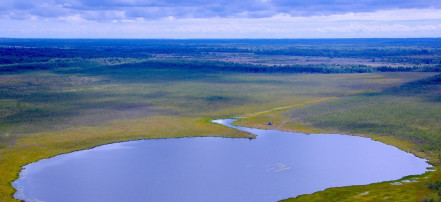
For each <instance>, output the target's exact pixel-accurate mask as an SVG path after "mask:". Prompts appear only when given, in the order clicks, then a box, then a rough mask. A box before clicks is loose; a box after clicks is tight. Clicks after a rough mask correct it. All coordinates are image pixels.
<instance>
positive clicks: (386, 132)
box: [237, 76, 441, 201]
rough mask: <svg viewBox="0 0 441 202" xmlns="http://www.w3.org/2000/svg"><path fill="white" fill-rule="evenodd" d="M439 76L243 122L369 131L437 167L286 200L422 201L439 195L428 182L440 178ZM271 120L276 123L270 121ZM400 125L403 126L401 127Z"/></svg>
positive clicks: (300, 128)
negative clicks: (417, 174)
mask: <svg viewBox="0 0 441 202" xmlns="http://www.w3.org/2000/svg"><path fill="white" fill-rule="evenodd" d="M439 78H440V76H435V77H431V78H427V79H423V80H420V81H418V82H410V83H407V84H404V85H402V86H399V87H394V88H390V89H386V90H382V91H378V92H376V93H362V94H359V95H354V96H349V97H346V98H345V99H339V100H332V101H329V102H325V103H319V104H316V105H310V106H307V107H304V108H302V109H299V108H297V109H296V108H295V107H294V108H291V109H287V108H281V110H277V109H275V110H267V111H263V112H261V113H255V114H254V115H255V116H253V115H251V116H248V117H247V116H245V118H244V119H242V120H240V121H239V122H237V123H238V124H240V125H245V126H252V127H261V128H272V129H274V128H277V129H281V130H288V131H295V132H305V133H342V134H351V135H357V136H364V137H370V138H372V139H373V140H377V141H381V142H384V143H386V144H390V145H394V146H396V147H398V148H400V149H401V150H404V151H407V152H411V153H413V154H415V155H416V156H419V157H422V158H426V159H428V160H429V161H430V163H431V164H432V165H433V166H434V168H435V171H432V172H428V173H426V174H424V175H422V176H408V177H405V178H403V179H399V180H397V181H393V182H382V183H375V184H370V185H365V186H349V187H338V188H329V189H327V190H325V191H320V192H317V193H314V194H307V195H301V196H299V197H297V198H292V199H288V200H287V201H297V200H298V201H354V200H356V201H359V200H364V201H423V200H440V196H439V194H438V192H437V190H431V189H429V183H433V182H439V181H440V180H441V171H440V153H439V152H440V150H441V148H440V146H439V141H440V140H439V137H440V135H441V118H440V117H441V116H440V113H441V111H440V110H441V105H440V103H439V101H438V97H439V95H440V91H439V90H440V88H441V82H440V79H439ZM269 121H272V122H273V124H272V125H268V122H269ZM396 125H398V127H396Z"/></svg>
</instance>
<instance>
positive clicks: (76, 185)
mask: <svg viewBox="0 0 441 202" xmlns="http://www.w3.org/2000/svg"><path fill="white" fill-rule="evenodd" d="M233 121H234V120H233V119H223V120H215V121H213V122H216V123H219V124H223V125H226V126H228V127H233V128H236V129H238V130H243V131H247V132H250V133H253V134H256V135H257V138H256V139H252V140H249V139H239V138H219V137H195V138H175V139H154V140H140V141H131V142H123V143H115V144H109V145H104V146H99V147H96V148H93V149H89V150H83V151H77V152H72V153H69V154H63V155H58V156H56V157H53V158H49V159H43V160H40V161H38V162H35V163H31V164H28V165H26V166H24V169H23V170H22V172H21V173H20V177H19V179H17V180H16V181H15V182H13V186H14V187H15V188H16V189H17V190H18V192H17V193H16V194H15V197H16V198H17V199H22V200H26V201H33V200H35V201H37V200H38V201H47V202H52V201H54V202H57V201H277V200H281V199H286V198H289V197H295V196H297V195H300V194H306V193H313V192H316V191H319V190H324V189H326V188H329V187H338V186H348V185H363V184H370V183H374V182H381V181H388V180H396V179H400V178H402V177H404V176H407V175H419V174H422V173H424V172H426V171H427V169H426V168H427V167H430V165H429V164H427V163H426V161H425V160H424V159H421V158H417V157H415V156H414V155H412V154H410V153H406V152H404V151H401V150H399V149H397V148H395V147H393V146H389V145H386V144H383V143H381V142H377V141H372V140H371V139H369V138H363V137H355V136H347V135H339V134H311V135H306V134H301V133H292V132H283V131H277V130H261V129H254V128H246V127H237V126H233V125H231V123H232V122H233Z"/></svg>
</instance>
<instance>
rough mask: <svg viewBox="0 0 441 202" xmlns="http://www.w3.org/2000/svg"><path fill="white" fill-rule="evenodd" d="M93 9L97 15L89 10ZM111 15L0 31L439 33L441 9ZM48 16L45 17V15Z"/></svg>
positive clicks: (85, 34) (18, 24) (82, 34)
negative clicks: (202, 15) (324, 13)
mask: <svg viewBox="0 0 441 202" xmlns="http://www.w3.org/2000/svg"><path fill="white" fill-rule="evenodd" d="M93 14H95V15H93ZM100 15H109V16H113V18H114V21H112V22H109V21H95V20H94V19H96V18H100V16H99V15H96V13H91V14H90V15H79V14H76V15H71V16H62V17H58V18H56V19H48V18H44V17H39V16H32V18H34V20H32V21H28V20H12V19H2V20H0V24H1V25H0V28H1V29H0V37H61V38H64V37H69V38H343V37H351V38H352V37H354V38H357V37H441V10H440V9H402V10H384V11H375V12H363V13H346V14H336V15H329V16H311V17H293V16H290V15H288V14H278V15H275V16H273V17H267V18H220V17H217V18H184V19H181V18H175V17H174V16H172V17H164V18H162V19H155V20H152V19H150V20H149V19H145V18H143V17H138V18H133V19H127V18H125V17H124V16H125V13H124V11H107V12H103V13H101V14H100ZM43 19H46V20H43Z"/></svg>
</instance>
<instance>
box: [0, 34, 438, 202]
mask: <svg viewBox="0 0 441 202" xmlns="http://www.w3.org/2000/svg"><path fill="white" fill-rule="evenodd" d="M8 43H9V45H8V46H7V47H6V48H5V49H7V51H6V52H4V54H3V55H2V57H1V59H2V61H6V62H3V64H1V65H0V201H14V199H13V197H12V195H13V193H14V189H13V188H12V186H11V184H10V183H11V182H12V181H13V180H14V179H15V178H16V177H18V173H19V171H20V170H21V166H23V165H26V164H28V163H30V162H34V161H37V160H39V159H42V158H48V157H51V156H55V155H57V154H61V153H68V152H71V151H75V150H81V149H86V148H92V147H95V146H98V145H102V144H108V143H112V142H121V141H128V140H136V139H146V138H176V137H189V136H222V137H238V138H239V137H242V138H243V137H248V138H249V137H251V138H252V136H250V135H249V134H246V133H242V132H238V131H236V130H233V129H230V128H226V127H222V126H219V125H216V124H212V123H210V120H211V119H213V118H222V117H228V118H230V117H244V118H243V119H242V120H241V121H240V122H239V123H238V124H242V125H248V126H254V127H262V128H265V127H277V128H279V129H283V130H295V131H301V132H307V133H311V132H340V133H347V134H354V135H363V136H369V137H373V138H375V139H378V140H381V141H383V142H386V143H388V144H392V145H395V146H398V147H400V148H401V149H404V150H406V151H411V152H413V153H414V154H417V155H419V156H423V157H426V158H429V159H430V160H431V162H432V163H434V165H435V166H437V168H439V166H438V165H439V164H438V163H439V162H438V161H439V158H438V155H439V154H440V151H439V149H440V148H441V147H440V145H439V144H440V138H439V135H440V128H439V126H440V125H441V124H440V123H439V122H440V121H441V118H440V114H441V113H439V110H440V104H439V103H440V102H439V101H440V98H439V93H440V90H439V89H440V88H439V86H440V85H439V76H435V75H436V73H430V72H375V73H366V74H292V73H286V72H279V73H278V72H277V71H269V72H267V73H264V72H266V71H267V70H268V69H267V67H268V68H273V67H272V66H271V67H270V66H268V64H266V63H268V62H271V60H273V59H275V60H276V62H280V64H278V65H282V66H283V65H284V64H285V63H289V64H291V63H292V62H293V61H294V59H295V58H290V57H291V56H292V54H294V53H296V54H297V56H299V57H302V58H300V59H299V58H297V59H299V60H301V62H304V63H306V62H311V61H306V59H305V57H307V55H308V54H313V55H314V57H321V60H320V61H319V62H318V63H314V64H312V63H311V64H309V65H316V66H321V63H322V62H323V61H324V60H326V61H328V63H329V65H331V66H332V68H331V69H336V68H339V65H340V64H334V62H338V61H340V62H344V65H349V66H348V69H346V70H350V69H351V68H352V66H351V65H354V64H353V63H352V62H351V61H356V62H359V63H360V64H358V63H356V64H355V65H365V64H361V63H362V62H363V63H364V62H367V63H368V65H369V64H372V66H375V65H377V66H378V63H375V65H374V64H373V61H372V57H364V56H363V57H362V55H363V54H364V53H371V56H372V55H375V54H376V53H377V52H376V48H375V47H374V48H365V49H363V48H361V49H356V50H352V51H351V49H350V48H349V49H348V46H346V45H345V46H337V48H335V47H334V48H332V47H331V48H329V46H326V47H322V48H320V49H315V48H314V47H315V46H309V45H308V46H300V47H301V48H297V49H296V48H294V49H293V47H291V46H283V45H281V46H282V48H277V47H276V48H274V47H275V46H267V45H265V44H263V45H262V44H254V45H243V44H239V45H237V44H236V45H234V44H233V45H231V44H228V46H227V47H226V48H225V47H223V46H224V44H222V43H221V44H220V45H219V44H217V45H210V46H207V47H205V45H204V44H202V45H201V44H197V43H196V42H194V43H196V45H194V44H193V42H192V43H190V45H188V46H189V47H184V48H183V47H181V46H179V45H176V43H173V44H175V45H173V46H164V45H163V44H159V45H155V44H154V43H153V44H152V45H151V47H150V48H152V49H155V51H154V52H153V53H152V51H151V50H150V49H148V50H145V49H142V47H141V48H140V47H138V46H136V47H131V48H129V49H125V47H126V46H123V47H124V48H122V49H121V48H120V49H119V48H115V47H111V48H109V49H106V47H104V46H103V45H102V44H100V43H101V42H99V41H98V42H97V44H98V45H96V46H90V47H89V46H87V47H86V48H85V49H82V48H78V47H76V46H77V45H78V43H79V42H75V43H73V44H74V46H73V48H65V49H56V50H54V49H52V48H48V49H47V51H46V52H44V51H37V50H35V49H33V48H27V49H26V48H25V49H22V48H19V49H17V48H15V49H16V50H15V49H14V51H15V52H13V53H11V52H8V51H11V50H12V49H11V48H10V47H9V46H13V45H17V44H14V43H15V42H14V41H13V40H12V42H8ZM38 43H39V42H38V41H34V42H32V44H34V45H35V44H37V45H38ZM46 43H49V42H46V41H43V42H42V44H46ZM54 43H55V42H54ZM57 43H58V41H57ZM106 43H107V42H106ZM115 43H116V42H115ZM126 43H127V42H124V43H122V44H123V45H124V44H126ZM161 43H162V42H161ZM170 43H171V42H170ZM204 43H205V42H204ZM20 44H21V45H23V44H24V45H23V46H27V45H29V44H26V43H24V42H20ZM66 44H67V45H66ZM429 44H431V43H429ZM62 45H63V47H64V46H68V45H71V44H69V43H68V42H63V44H62ZM106 45H108V44H106ZM117 45H121V44H117ZM435 45H436V44H435ZM435 45H427V44H426V45H425V46H424V47H425V49H424V50H425V51H422V50H421V47H419V46H416V47H410V48H404V49H399V48H389V49H385V50H384V51H383V53H384V54H386V55H388V54H389V55H388V56H387V57H385V56H384V55H381V54H376V56H375V60H376V61H378V60H380V61H381V62H382V63H388V64H389V63H390V64H391V66H392V67H394V68H395V67H403V68H410V67H412V68H413V67H414V66H418V68H420V67H421V68H423V69H424V68H435V69H436V68H437V65H438V64H437V62H438V59H439V56H438V52H439V47H438V46H435ZM40 46H43V45H38V48H40V49H39V50H42V49H44V50H46V48H42V47H40ZM212 46H214V47H215V48H213V47H212ZM382 46H383V45H382ZM14 47H15V46H14ZM103 47H104V48H103ZM268 47H269V48H268ZM349 47H355V46H354V45H350V46H349ZM38 48H37V49H38ZM0 49H1V47H0ZM134 49H136V51H134ZM398 49H399V50H398ZM115 50H116V51H115ZM196 50H204V51H205V52H204V51H202V52H201V51H199V52H197V51H196ZM243 50H246V51H250V50H251V52H252V54H253V56H252V57H253V58H251V59H250V58H248V59H247V60H245V59H243V61H242V62H240V63H238V64H236V63H230V62H231V61H226V58H232V57H231V55H228V54H231V52H239V53H241V51H242V53H241V54H239V55H237V57H236V59H241V58H243V57H245V56H244V55H243V54H245V53H243ZM271 50H272V52H271ZM275 50H276V51H275ZM51 51H52V53H51ZM192 51H193V52H192ZM195 51H196V52H195ZM265 51H267V52H268V51H270V53H271V54H277V57H271V54H269V53H265ZM274 51H275V52H274ZM277 51H278V52H277ZM311 51H312V52H311ZM354 51H355V52H356V53H355V55H352V56H348V54H352V52H354ZM400 51H401V52H400ZM409 51H410V53H413V54H414V55H419V56H421V54H423V55H426V56H427V57H426V58H425V59H427V58H431V59H430V62H429V64H427V65H426V66H424V65H421V64H419V63H421V60H422V59H421V58H419V59H418V60H408V58H409V57H410V56H408V57H407V56H406V58H407V59H406V61H407V62H406V64H405V65H404V62H403V60H399V59H398V58H402V57H403V56H402V55H400V54H407V53H408V52H409ZM412 51H413V52H412ZM226 52H227V53H228V54H227V56H226V57H224V58H222V57H218V56H216V54H220V53H223V54H226ZM342 52H344V53H342ZM394 52H395V53H396V52H399V53H400V54H399V55H398V56H394V55H393V53H394ZM53 53H56V56H54V54H53ZM89 53H90V54H89ZM263 53H265V54H266V55H265V57H263V56H262V55H264V54H263ZM287 53H290V54H291V56H289V57H288V56H287V55H284V54H287ZM33 54H35V55H39V56H38V57H28V56H29V55H33ZM247 54H250V53H247ZM256 54H257V55H256ZM259 54H260V55H259ZM345 54H346V56H345ZM20 55H21V56H20ZM23 55H24V56H23ZM123 56H124V57H123ZM261 56H262V57H261ZM343 56H345V57H346V58H349V57H351V58H352V59H350V60H349V59H344V60H343V59H341V58H344V57H343ZM380 56H381V57H380ZM158 57H160V58H158ZM170 57H172V59H170ZM293 57H294V56H293ZM335 57H340V59H335ZM421 57H422V56H421ZM201 58H203V61H202V62H201ZM216 58H217V59H216ZM259 58H260V60H259V61H256V59H259ZM316 59H317V58H316ZM212 60H215V62H214V63H213V62H212ZM224 60H225V61H224ZM241 60H242V59H241ZM322 60H323V61H322ZM182 61H183V62H182ZM219 61H220V63H218V62H219ZM348 61H349V63H348ZM223 62H227V63H223ZM252 63H261V64H263V63H265V64H263V65H262V66H265V68H263V69H262V66H252V65H253V64H252ZM328 63H327V64H328ZM392 63H393V64H394V65H395V66H393V64H392ZM401 63H402V64H401ZM249 64H250V65H251V66H247V65H249ZM424 64H425V63H424ZM302 65H303V64H302ZM403 65H404V66H403ZM350 66H351V67H350ZM234 68H238V69H237V70H234ZM259 68H260V69H259ZM289 68H296V67H289ZM314 68H315V67H314ZM320 68H321V67H320ZM356 68H362V69H364V68H366V66H356ZM223 70H225V71H223ZM233 70H234V71H233ZM254 70H256V71H254ZM304 70H307V71H309V70H308V68H305V69H304ZM346 70H344V71H346ZM425 70H427V69H425ZM302 71H303V70H302ZM314 71H315V70H314ZM344 71H340V70H339V71H338V72H344ZM351 71H352V70H351ZM357 71H358V70H357ZM256 72H257V73H256ZM294 72H297V71H294ZM364 72H365V71H364ZM269 121H273V123H274V125H273V126H268V125H267V123H268V122H269ZM439 176H440V173H439V171H437V172H432V173H430V174H427V175H425V176H417V177H410V178H409V179H410V180H411V181H412V183H401V185H392V184H390V183H391V182H385V183H379V184H373V185H369V186H354V187H343V188H336V189H328V190H326V191H324V192H319V193H317V194H313V195H307V196H300V197H299V198H298V199H300V200H325V199H326V200H327V199H334V200H354V199H357V200H362V199H366V200H379V199H384V200H386V199H397V200H398V199H411V200H423V199H425V198H426V199H430V198H437V197H438V196H437V192H436V191H434V190H431V189H429V188H428V186H427V183H429V182H431V181H439V180H440V178H439ZM426 177H427V178H426ZM404 180H405V179H404ZM414 181H418V182H414ZM366 192H367V193H366ZM363 193H366V194H363ZM360 194H361V195H360ZM354 196H357V197H356V198H353V197H354ZM309 197H312V198H309ZM385 197H388V198H385Z"/></svg>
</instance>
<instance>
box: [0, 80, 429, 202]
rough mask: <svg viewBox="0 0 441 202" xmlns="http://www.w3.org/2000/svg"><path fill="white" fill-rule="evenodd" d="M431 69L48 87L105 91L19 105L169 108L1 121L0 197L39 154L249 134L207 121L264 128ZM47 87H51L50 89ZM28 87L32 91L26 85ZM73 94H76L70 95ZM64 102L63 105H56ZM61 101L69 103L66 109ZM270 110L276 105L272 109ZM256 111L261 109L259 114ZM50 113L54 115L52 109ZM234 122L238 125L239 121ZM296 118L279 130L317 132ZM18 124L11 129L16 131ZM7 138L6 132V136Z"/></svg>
mask: <svg viewBox="0 0 441 202" xmlns="http://www.w3.org/2000/svg"><path fill="white" fill-rule="evenodd" d="M431 75H433V74H431V73H389V74H339V75H301V74H297V75H291V74H287V75H283V74H225V75H216V79H215V80H209V81H206V80H188V81H182V80H179V81H178V80H175V81H172V82H168V83H161V82H162V81H161V82H158V81H155V82H153V83H148V82H142V81H139V82H135V83H133V82H131V83H113V84H111V85H109V84H107V83H105V84H102V83H98V84H95V83H93V84H91V85H88V86H87V85H86V86H80V87H71V86H68V87H63V88H56V87H54V88H56V89H55V91H50V92H51V93H52V94H51V95H52V96H53V97H54V98H57V96H59V92H64V90H74V91H79V92H90V91H91V92H93V93H92V94H98V93H103V92H105V95H106V96H103V97H99V98H97V99H91V98H90V97H88V96H85V95H89V94H87V93H86V94H79V95H81V99H78V100H70V99H61V100H60V101H58V100H57V99H55V101H54V100H49V101H50V102H49V103H47V102H45V103H36V102H31V101H28V102H24V103H23V104H22V105H25V107H26V106H27V105H28V106H32V107H36V108H38V107H41V106H46V105H51V104H53V105H55V104H56V105H55V106H54V107H55V109H54V110H60V111H62V112H65V111H66V110H76V109H78V108H77V104H78V103H80V104H81V105H79V106H80V107H79V109H81V106H89V105H87V104H89V103H91V102H93V103H95V102H97V103H96V104H98V105H99V104H102V103H109V100H110V101H112V102H111V103H125V102H127V99H128V100H130V101H132V102H136V103H148V104H149V106H151V107H152V108H153V109H154V110H165V111H171V113H157V114H153V115H150V116H146V117H139V118H136V117H129V118H127V119H124V120H122V119H118V118H116V119H109V120H107V121H105V122H102V123H98V124H93V125H87V124H85V125H71V126H69V125H67V126H66V125H63V127H60V128H57V127H49V128H47V129H44V128H43V129H42V128H41V127H38V126H35V127H36V128H37V129H38V130H36V132H31V133H14V129H15V128H18V129H20V126H21V124H20V123H18V124H17V127H9V125H5V126H4V127H6V129H8V131H9V132H11V133H3V134H1V135H3V136H4V138H5V139H6V140H8V141H6V143H7V144H5V146H3V147H0V201H13V200H14V199H13V193H14V189H13V188H12V186H11V184H10V183H11V182H12V181H13V180H14V179H16V178H17V177H18V173H19V171H20V169H21V166H24V165H26V164H28V163H31V162H34V161H37V160H39V159H42V158H48V157H51V156H55V155H58V154H62V153H68V152H72V151H76V150H82V149H88V148H92V147H95V146H98V145H102V144H108V143H113V142H121V141H129V140H137V139H148V138H175V137H193V136H222V137H250V136H249V134H246V133H243V132H238V131H236V130H233V129H230V128H226V127H224V126H220V125H217V124H213V123H211V122H210V120H211V119H212V118H219V117H239V116H246V117H248V116H247V115H250V116H249V119H244V121H249V123H250V124H252V126H259V125H258V124H260V126H263V125H265V122H266V123H267V121H266V120H271V121H274V122H275V125H277V124H279V122H280V123H281V122H283V120H286V115H285V114H283V113H282V112H284V111H286V110H287V109H290V108H293V107H294V108H295V107H303V106H306V105H311V104H313V103H317V102H325V101H329V100H333V99H336V98H337V97H342V96H347V95H352V94H356V93H360V92H366V91H373V90H378V89H381V88H385V87H390V86H394V85H399V84H401V83H403V82H408V81H411V80H415V79H420V78H424V77H428V76H431ZM31 78H33V77H31ZM22 79H23V82H26V81H27V79H28V77H27V76H25V77H23V78H22ZM94 79H97V80H99V79H102V78H101V77H97V78H94ZM75 80H76V79H75ZM35 82H37V83H38V82H39V81H35ZM18 83H19V84H21V83H20V82H18ZM60 83H62V82H60ZM51 85H54V84H51ZM51 89H52V90H53V88H51ZM28 90H30V91H32V89H28ZM155 92H161V93H162V94H159V96H150V95H152V94H153V95H156V94H155ZM37 95H38V94H37ZM63 95H64V94H63ZM68 98H71V97H68ZM72 99H76V98H75V97H72ZM64 102H66V103H67V104H65V105H64V106H63V103H64ZM7 105H8V106H9V105H11V103H7ZM12 105H14V104H12ZM65 106H73V107H72V108H68V109H65ZM93 106H95V104H94V105H93ZM274 108H275V109H276V110H272V109H274ZM43 109H46V108H43ZM92 109H94V108H92ZM14 110H15V109H11V111H12V112H11V113H15V112H14ZM88 110H89V111H91V109H86V110H85V111H86V112H87V111H88ZM106 110H108V111H110V112H112V113H115V112H120V111H112V110H113V109H107V108H106ZM43 111H44V110H43ZM108 111H106V113H107V112H108ZM261 111H263V112H264V113H258V112H261ZM256 112H257V114H256ZM55 114H56V115H57V113H55ZM99 115H100V114H99ZM265 116H267V117H265ZM87 117H88V116H87V115H84V116H83V115H82V114H80V115H79V116H71V117H67V118H68V119H67V120H74V119H81V118H87ZM44 118H45V117H43V118H41V119H43V120H41V119H40V118H39V117H37V118H36V119H35V120H32V121H35V122H25V123H23V124H27V125H30V126H34V125H35V124H40V123H42V124H43V125H49V124H54V125H57V124H58V125H60V123H58V122H56V121H44ZM55 118H57V117H55ZM62 118H65V117H62ZM63 123H64V122H63ZM33 124H34V125H33ZM239 124H245V122H240V123H239ZM302 124H303V123H300V122H299V123H297V122H289V123H285V124H284V125H283V128H281V129H293V130H296V131H299V129H300V131H305V132H307V131H316V129H314V128H313V127H310V126H308V125H302ZM293 126H294V127H293ZM285 127H286V128H285ZM18 129H17V130H16V131H20V130H18ZM6 136H11V137H13V138H10V139H8V137H6Z"/></svg>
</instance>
